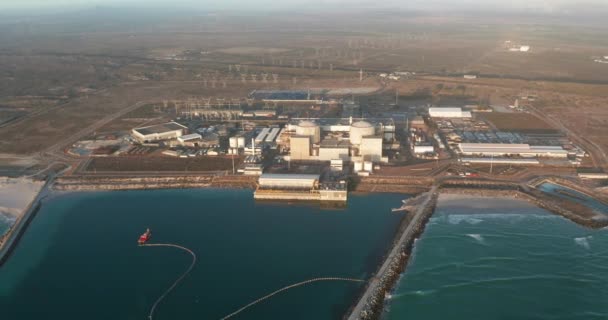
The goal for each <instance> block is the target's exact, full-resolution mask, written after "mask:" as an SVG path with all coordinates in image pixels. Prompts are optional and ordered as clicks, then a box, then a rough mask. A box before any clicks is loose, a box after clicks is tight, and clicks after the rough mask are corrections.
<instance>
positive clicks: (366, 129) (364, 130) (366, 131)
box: [350, 121, 376, 145]
mask: <svg viewBox="0 0 608 320" xmlns="http://www.w3.org/2000/svg"><path fill="white" fill-rule="evenodd" d="M375 134H376V128H375V127H374V126H373V125H372V124H371V123H369V122H367V121H357V122H355V123H353V124H352V125H351V126H350V143H351V144H354V145H360V144H361V140H362V138H363V137H367V136H373V135H375Z"/></svg>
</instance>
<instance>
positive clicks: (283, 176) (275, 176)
mask: <svg viewBox="0 0 608 320" xmlns="http://www.w3.org/2000/svg"><path fill="white" fill-rule="evenodd" d="M320 177H321V175H320V174H301V173H263V174H262V175H261V176H260V180H263V179H269V180H319V178H320Z"/></svg>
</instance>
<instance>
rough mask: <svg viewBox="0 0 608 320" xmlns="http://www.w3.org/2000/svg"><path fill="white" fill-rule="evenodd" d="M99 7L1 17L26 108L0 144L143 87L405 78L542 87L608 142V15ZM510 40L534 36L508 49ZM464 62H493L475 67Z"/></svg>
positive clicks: (6, 60) (140, 116)
mask: <svg viewBox="0 0 608 320" xmlns="http://www.w3.org/2000/svg"><path fill="white" fill-rule="evenodd" d="M89 13H90V14H91V15H90V17H91V18H90V19H87V20H86V22H83V21H82V20H78V19H75V20H74V21H71V20H69V19H68V18H61V19H57V20H53V22H52V23H48V22H47V21H45V20H44V19H45V18H44V17H42V18H40V21H36V20H33V21H32V22H31V23H30V25H29V27H28V29H27V30H24V28H23V26H22V25H21V24H19V23H15V24H11V23H10V22H7V23H6V24H5V25H2V27H1V28H0V42H2V43H3V46H2V48H0V105H4V106H8V107H10V108H11V110H13V109H15V108H21V109H19V110H23V112H25V113H26V115H25V116H23V117H22V118H21V120H20V121H18V122H16V123H15V124H13V125H9V126H6V127H4V128H0V136H1V137H8V138H7V139H2V140H1V141H0V153H8V154H20V155H28V154H29V155H31V154H36V153H37V152H40V151H43V150H47V149H49V148H50V147H51V146H54V145H55V144H58V143H59V142H62V140H64V139H65V138H66V137H70V134H73V133H74V132H77V131H78V130H81V129H83V128H86V127H88V126H91V125H93V124H95V123H96V122H97V121H99V120H100V119H102V118H103V117H105V116H107V115H109V114H114V113H116V112H119V111H120V110H123V109H124V108H127V107H129V106H132V105H134V104H135V103H137V102H140V101H150V102H154V103H158V102H159V101H162V100H166V99H169V100H170V99H184V98H190V97H194V98H205V97H216V98H243V97H246V96H247V94H248V93H249V92H250V91H251V90H253V89H290V88H297V89H307V88H327V89H331V88H362V87H375V88H378V89H383V90H384V91H385V92H386V93H388V94H387V99H386V100H387V101H390V98H391V93H390V92H391V91H393V90H394V89H399V93H400V95H401V97H402V98H404V100H407V98H408V97H410V98H416V97H418V96H424V97H427V96H428V97H431V99H432V101H433V102H441V101H450V100H451V99H453V98H458V99H466V100H467V101H471V102H473V103H475V102H477V103H482V104H483V103H487V102H489V103H494V104H507V103H512V102H513V101H514V99H515V98H516V97H518V96H519V95H522V94H535V95H537V96H538V97H539V98H538V100H537V101H535V102H533V106H534V107H536V108H539V109H541V110H542V111H543V112H545V113H546V114H547V115H548V116H554V117H555V118H556V119H559V121H561V122H562V123H563V124H564V125H565V126H567V127H568V128H571V129H572V130H573V131H575V132H576V133H579V134H581V135H584V136H585V137H588V138H589V139H591V140H593V141H594V142H596V143H598V144H600V145H601V146H602V147H603V148H604V149H605V150H608V139H605V137H606V136H608V129H607V128H608V111H606V108H605V107H604V106H606V105H607V104H608V69H607V68H608V66H607V65H600V64H596V63H594V62H593V61H592V59H591V57H592V56H599V55H605V54H606V53H608V40H606V37H605V34H606V29H605V28H600V27H589V26H584V25H580V26H566V25H564V26H560V25H556V24H555V21H542V20H541V21H539V20H534V21H532V22H533V23H529V22H530V21H525V18H522V19H523V20H518V21H515V20H514V21H506V19H495V18H496V17H487V18H485V17H477V19H473V20H471V19H467V18H464V17H450V16H442V17H436V16H421V15H418V14H416V15H403V14H400V13H387V12H382V13H376V14H369V12H362V13H356V12H355V13H353V14H348V15H347V14H344V15H342V14H340V15H336V14H332V13H327V14H326V15H323V14H321V15H320V16H319V15H309V14H301V15H291V16H289V17H286V16H282V15H276V16H264V17H263V19H260V17H258V16H255V15H239V16H231V15H230V14H229V13H221V14H218V15H216V16H214V17H213V18H209V19H208V18H200V17H198V16H197V17H196V18H195V19H187V18H185V17H184V16H179V18H178V17H177V16H175V17H172V16H170V15H166V14H164V13H162V14H160V15H159V16H157V17H155V18H153V19H152V18H150V19H149V20H146V18H145V17H143V16H142V17H139V18H138V20H137V22H132V24H131V25H127V26H125V25H124V24H121V23H118V22H117V23H116V24H113V22H109V21H114V20H108V19H105V18H104V16H103V14H105V13H104V12H89ZM111 14H113V15H114V14H116V13H111ZM186 15H187V14H186ZM131 20H132V19H129V21H131ZM134 26H138V27H139V28H138V27H134ZM506 40H511V41H512V42H514V43H517V44H526V45H530V46H531V47H532V50H531V51H530V52H529V53H511V52H507V51H506V49H505V47H504V42H505V41H506ZM360 69H363V72H364V81H362V82H359V81H358V78H359V70H360ZM390 71H415V72H417V73H418V76H417V77H416V78H414V79H412V80H402V81H399V82H393V83H388V85H387V84H383V83H381V82H380V81H379V79H378V77H377V74H378V73H379V72H390ZM463 73H481V76H480V78H479V79H477V80H465V79H462V77H461V76H460V75H461V74H463ZM264 74H267V75H272V74H276V75H277V77H278V81H277V82H276V83H275V82H274V81H273V80H272V77H270V76H268V81H263V80H262V75H264ZM556 80H559V81H556ZM593 83H595V84H593ZM603 83H605V84H603ZM370 101H372V100H370ZM378 101H380V100H378ZM64 102H67V103H66V104H62V103H64ZM520 103H521V104H525V103H524V102H520ZM11 112H12V111H11ZM0 116H1V115H0ZM166 119H167V117H166V115H165V114H162V113H157V112H155V111H154V110H150V109H149V108H147V107H142V108H140V109H138V110H135V111H132V112H130V113H128V114H126V115H124V116H122V117H120V118H119V119H118V120H116V121H113V122H111V123H108V124H106V125H104V126H103V127H101V128H99V129H98V130H99V131H103V132H112V131H121V130H128V129H129V128H132V127H134V126H138V125H142V124H145V123H148V122H149V121H163V120H166ZM495 121H499V120H495ZM503 122H505V123H502V124H500V125H501V126H505V127H506V126H508V125H513V124H509V123H507V122H512V121H509V120H505V121H503ZM518 122H519V121H518ZM528 124H529V125H530V126H531V125H532V124H531V123H528ZM62 147H64V146H62Z"/></svg>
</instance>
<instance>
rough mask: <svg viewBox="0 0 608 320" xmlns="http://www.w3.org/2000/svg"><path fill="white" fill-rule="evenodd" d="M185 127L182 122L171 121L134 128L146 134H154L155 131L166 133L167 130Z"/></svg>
mask: <svg viewBox="0 0 608 320" xmlns="http://www.w3.org/2000/svg"><path fill="white" fill-rule="evenodd" d="M183 129H186V127H185V126H182V125H181V124H179V123H177V122H173V121H171V122H167V123H161V124H155V125H151V126H147V127H141V128H135V129H133V130H135V131H137V132H139V133H140V134H142V135H144V136H146V135H149V134H154V133H166V132H171V131H177V130H183Z"/></svg>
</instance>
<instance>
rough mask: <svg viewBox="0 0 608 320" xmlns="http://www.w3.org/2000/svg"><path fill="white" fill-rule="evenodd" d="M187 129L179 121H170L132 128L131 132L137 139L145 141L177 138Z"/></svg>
mask: <svg viewBox="0 0 608 320" xmlns="http://www.w3.org/2000/svg"><path fill="white" fill-rule="evenodd" d="M185 129H186V127H185V126H182V125H181V124H179V123H177V122H168V123H163V124H155V125H152V126H147V127H142V128H135V129H133V130H131V134H132V136H133V138H135V139H136V140H138V141H140V142H144V143H145V142H155V141H163V140H172V139H177V138H179V137H181V136H182V135H184V130H185Z"/></svg>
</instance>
